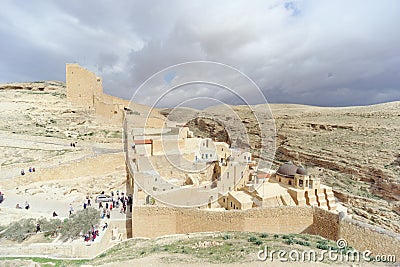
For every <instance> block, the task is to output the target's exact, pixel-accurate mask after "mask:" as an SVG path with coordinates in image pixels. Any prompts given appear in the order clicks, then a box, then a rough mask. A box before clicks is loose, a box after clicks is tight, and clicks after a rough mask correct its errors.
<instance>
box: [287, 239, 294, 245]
mask: <svg viewBox="0 0 400 267" xmlns="http://www.w3.org/2000/svg"><path fill="white" fill-rule="evenodd" d="M285 243H286V244H288V245H293V243H294V241H293V239H291V238H288V239H286V241H285Z"/></svg>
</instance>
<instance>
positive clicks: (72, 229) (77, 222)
mask: <svg viewBox="0 0 400 267" xmlns="http://www.w3.org/2000/svg"><path fill="white" fill-rule="evenodd" d="M99 222H100V216H99V213H98V211H97V210H96V209H95V208H91V207H90V208H87V209H84V210H80V211H78V212H76V213H75V214H73V215H71V217H70V218H69V219H68V220H65V221H64V223H63V224H62V228H61V231H60V232H61V236H62V238H63V239H64V240H68V239H76V238H78V237H80V236H81V234H83V233H86V232H87V231H89V230H90V229H91V228H92V225H96V224H98V223H99Z"/></svg>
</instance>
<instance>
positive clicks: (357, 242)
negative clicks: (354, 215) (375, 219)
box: [338, 218, 400, 260]
mask: <svg viewBox="0 0 400 267" xmlns="http://www.w3.org/2000/svg"><path fill="white" fill-rule="evenodd" d="M339 225H340V228H339V232H338V238H343V239H345V240H346V241H347V243H348V245H349V246H351V247H353V248H356V249H357V250H359V251H363V250H366V249H368V250H370V251H371V252H372V255H395V256H396V259H397V260H399V259H400V234H396V233H394V232H389V231H387V230H384V229H382V228H379V227H375V226H372V225H369V224H366V223H362V222H359V221H355V220H353V219H349V218H344V219H343V220H341V221H340V224H339Z"/></svg>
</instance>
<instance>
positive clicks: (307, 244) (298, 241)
mask: <svg viewBox="0 0 400 267" xmlns="http://www.w3.org/2000/svg"><path fill="white" fill-rule="evenodd" d="M295 243H296V244H298V245H302V246H307V247H309V246H311V244H310V242H307V241H303V240H296V241H295Z"/></svg>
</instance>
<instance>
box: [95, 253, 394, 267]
mask: <svg viewBox="0 0 400 267" xmlns="http://www.w3.org/2000/svg"><path fill="white" fill-rule="evenodd" d="M166 256H170V258H171V259H172V260H173V259H174V256H173V255H150V256H148V257H144V258H139V259H134V260H129V261H118V262H113V263H107V264H104V265H100V266H103V267H131V266H154V267H178V266H189V267H205V266H210V267H216V266H223V267H244V266H255V267H261V266H282V267H283V266H293V267H306V266H307V267H309V266H313V267H314V266H316V267H324V266H331V264H328V263H322V262H280V261H273V262H270V261H258V262H246V263H222V264H212V263H204V262H199V263H185V262H181V263H176V262H168V260H165V259H164V260H163V258H165V257H166ZM180 260H182V257H180ZM165 261H167V262H165ZM334 266H351V267H356V266H360V267H361V266H365V267H370V266H376V265H374V264H369V263H362V264H348V263H342V264H341V263H338V264H335V265H334ZM380 266H384V265H380ZM391 266H393V264H392V265H391Z"/></svg>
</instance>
